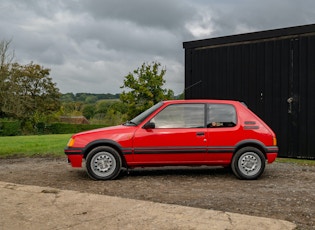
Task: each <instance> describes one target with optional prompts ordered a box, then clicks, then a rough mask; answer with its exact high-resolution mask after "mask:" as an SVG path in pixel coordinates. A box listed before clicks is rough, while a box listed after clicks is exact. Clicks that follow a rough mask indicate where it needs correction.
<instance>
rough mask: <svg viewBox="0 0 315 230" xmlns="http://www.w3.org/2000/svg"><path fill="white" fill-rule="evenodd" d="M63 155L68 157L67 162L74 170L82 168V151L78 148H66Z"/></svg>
mask: <svg viewBox="0 0 315 230" xmlns="http://www.w3.org/2000/svg"><path fill="white" fill-rule="evenodd" d="M65 154H66V155H67V157H68V162H69V163H70V164H71V166H72V167H74V168H81V167H82V159H83V153H82V149H79V148H66V149H65Z"/></svg>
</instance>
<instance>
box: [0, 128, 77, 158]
mask: <svg viewBox="0 0 315 230" xmlns="http://www.w3.org/2000/svg"><path fill="white" fill-rule="evenodd" d="M70 136H71V135H70V134H57V135H41V136H13V137H0V157H2V158H3V157H11V156H21V157H27V156H37V155H39V156H63V155H64V152H63V150H64V148H65V147H66V145H67V142H68V140H69V138H70Z"/></svg>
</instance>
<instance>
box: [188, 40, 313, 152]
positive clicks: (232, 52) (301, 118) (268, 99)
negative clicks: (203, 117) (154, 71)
mask: <svg viewBox="0 0 315 230" xmlns="http://www.w3.org/2000/svg"><path fill="white" fill-rule="evenodd" d="M185 75H186V76H185V98H186V99H197V98H213V99H232V100H239V101H244V102H245V103H246V104H247V105H248V107H249V108H250V109H251V110H253V111H254V112H255V113H256V114H257V115H259V116H260V117H261V118H262V119H263V120H264V121H266V123H267V124H268V125H270V126H271V127H272V129H273V130H274V131H275V133H276V134H277V138H278V143H279V146H280V156H287V157H306V158H314V157H315V146H314V144H313V143H315V142H314V140H315V102H314V98H315V36H291V37H290V38H286V39H270V40H268V41H260V42H251V43H244V44H236V45H224V46H215V47H199V48H191V49H186V50H185ZM289 98H293V99H292V100H293V101H292V102H291V103H288V99H289Z"/></svg>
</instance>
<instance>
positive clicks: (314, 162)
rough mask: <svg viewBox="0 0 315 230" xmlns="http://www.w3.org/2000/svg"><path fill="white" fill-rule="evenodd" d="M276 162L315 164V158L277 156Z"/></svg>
mask: <svg viewBox="0 0 315 230" xmlns="http://www.w3.org/2000/svg"><path fill="white" fill-rule="evenodd" d="M276 162H280V163H291V164H297V165H306V166H315V160H307V159H296V158H277V159H276Z"/></svg>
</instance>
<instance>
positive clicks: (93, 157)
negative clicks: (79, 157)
mask: <svg viewBox="0 0 315 230" xmlns="http://www.w3.org/2000/svg"><path fill="white" fill-rule="evenodd" d="M86 170H87V173H88V175H89V176H90V177H91V178H92V179H94V180H110V179H114V178H116V177H117V176H118V175H119V173H120V170H121V157H120V155H119V154H118V152H117V151H116V150H115V149H113V148H111V147H108V146H101V147H96V148H95V149H92V151H90V152H89V153H88V155H87V157H86Z"/></svg>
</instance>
